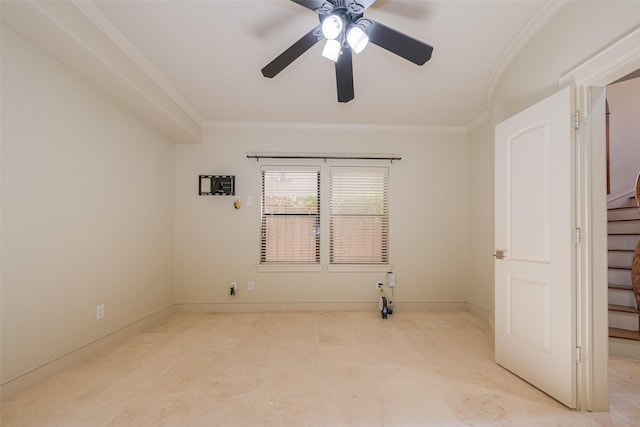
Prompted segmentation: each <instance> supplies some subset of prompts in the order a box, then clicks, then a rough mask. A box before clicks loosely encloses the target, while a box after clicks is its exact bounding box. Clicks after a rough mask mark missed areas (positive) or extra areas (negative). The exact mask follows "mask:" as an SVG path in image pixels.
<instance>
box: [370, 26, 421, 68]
mask: <svg viewBox="0 0 640 427" xmlns="http://www.w3.org/2000/svg"><path fill="white" fill-rule="evenodd" d="M367 20H368V21H371V26H370V27H369V29H368V30H367V35H368V36H369V41H370V42H371V43H374V44H376V45H378V46H380V47H381V48H384V49H387V50H388V51H389V52H391V53H395V54H396V55H398V56H401V57H403V58H404V59H406V60H408V61H411V62H413V63H414V64H417V65H423V64H424V63H425V62H427V61H428V60H429V59H431V52H433V47H431V46H429V45H428V44H426V43H423V42H421V41H420V40H416V39H414V38H412V37H409V36H407V35H406V34H402V33H400V32H398V31H396V30H394V29H393V28H389V27H387V26H386V25H382V24H381V23H379V22H376V21H374V20H371V19H367Z"/></svg>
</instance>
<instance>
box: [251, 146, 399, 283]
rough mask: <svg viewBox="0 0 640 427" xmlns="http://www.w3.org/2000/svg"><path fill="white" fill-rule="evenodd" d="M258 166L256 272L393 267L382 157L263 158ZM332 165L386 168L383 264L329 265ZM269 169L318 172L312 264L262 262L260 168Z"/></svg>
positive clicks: (372, 270) (389, 198)
mask: <svg viewBox="0 0 640 427" xmlns="http://www.w3.org/2000/svg"><path fill="white" fill-rule="evenodd" d="M260 163H261V165H260V167H259V168H258V169H259V171H258V181H259V188H260V200H261V207H260V214H259V218H258V221H259V222H260V225H259V226H258V230H257V231H258V233H259V242H258V248H257V249H258V254H257V261H258V262H257V264H256V266H255V267H256V270H257V271H258V272H267V273H270V272H322V271H327V272H335V273H378V272H380V273H386V272H387V271H390V270H392V269H393V265H392V260H393V258H392V252H391V233H390V230H391V228H392V216H391V214H390V212H391V202H392V188H391V183H392V180H391V175H392V174H391V167H390V166H389V161H388V160H385V159H381V160H372V159H367V160H365V161H354V160H353V159H344V160H343V159H324V158H322V157H320V158H319V159H318V160H315V159H312V160H310V159H305V160H304V161H301V160H300V159H284V160H283V159H277V158H274V159H266V160H265V159H262V160H261V161H260ZM332 166H346V167H386V168H387V169H388V170H387V180H388V195H387V214H388V221H387V233H388V236H387V261H386V263H384V264H382V263H381V264H331V263H330V231H329V200H330V199H329V187H330V168H331V167H332ZM265 168H269V169H272V170H275V169H277V168H283V169H290V170H293V169H296V168H297V169H301V168H306V169H313V168H315V169H317V170H319V172H320V189H319V200H320V219H319V221H320V233H319V239H320V242H319V245H320V262H319V263H314V264H301V263H286V262H271V263H261V262H260V260H261V250H262V249H261V241H262V235H261V233H262V197H263V195H262V170H263V169H265Z"/></svg>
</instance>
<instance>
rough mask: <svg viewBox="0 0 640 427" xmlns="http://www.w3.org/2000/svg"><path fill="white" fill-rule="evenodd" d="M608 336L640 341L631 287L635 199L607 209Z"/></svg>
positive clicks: (637, 219) (637, 227)
mask: <svg viewBox="0 0 640 427" xmlns="http://www.w3.org/2000/svg"><path fill="white" fill-rule="evenodd" d="M607 218H608V226H607V228H608V234H609V237H608V249H609V254H608V257H609V274H608V276H609V336H610V337H615V338H624V339H629V340H637V341H640V310H638V306H637V303H636V298H635V295H634V293H633V289H632V287H631V285H632V282H631V264H632V260H633V252H634V250H635V248H636V245H637V244H638V241H639V240H640V212H638V207H637V205H636V198H635V197H630V198H629V199H627V200H626V201H625V202H624V203H623V204H622V205H620V206H617V207H615V208H609V209H608V212H607Z"/></svg>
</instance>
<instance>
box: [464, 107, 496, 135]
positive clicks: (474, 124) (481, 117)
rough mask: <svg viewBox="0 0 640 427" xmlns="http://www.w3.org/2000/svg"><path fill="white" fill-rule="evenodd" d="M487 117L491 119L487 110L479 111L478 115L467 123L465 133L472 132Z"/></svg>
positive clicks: (485, 120)
mask: <svg viewBox="0 0 640 427" xmlns="http://www.w3.org/2000/svg"><path fill="white" fill-rule="evenodd" d="M489 119H491V115H490V114H489V112H488V111H483V112H482V113H480V115H479V116H478V117H476V118H475V119H473V120H472V121H471V123H469V124H468V125H467V127H466V133H467V134H469V133H471V132H473V131H474V130H476V129H477V128H478V127H480V126H482V125H483V124H484V123H485V122H487V121H489Z"/></svg>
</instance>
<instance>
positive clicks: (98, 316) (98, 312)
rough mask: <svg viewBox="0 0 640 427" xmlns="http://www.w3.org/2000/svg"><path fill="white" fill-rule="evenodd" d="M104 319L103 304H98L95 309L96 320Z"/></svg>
mask: <svg viewBox="0 0 640 427" xmlns="http://www.w3.org/2000/svg"><path fill="white" fill-rule="evenodd" d="M103 318H104V304H100V305H99V306H97V307H96V320H100V319H103Z"/></svg>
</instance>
